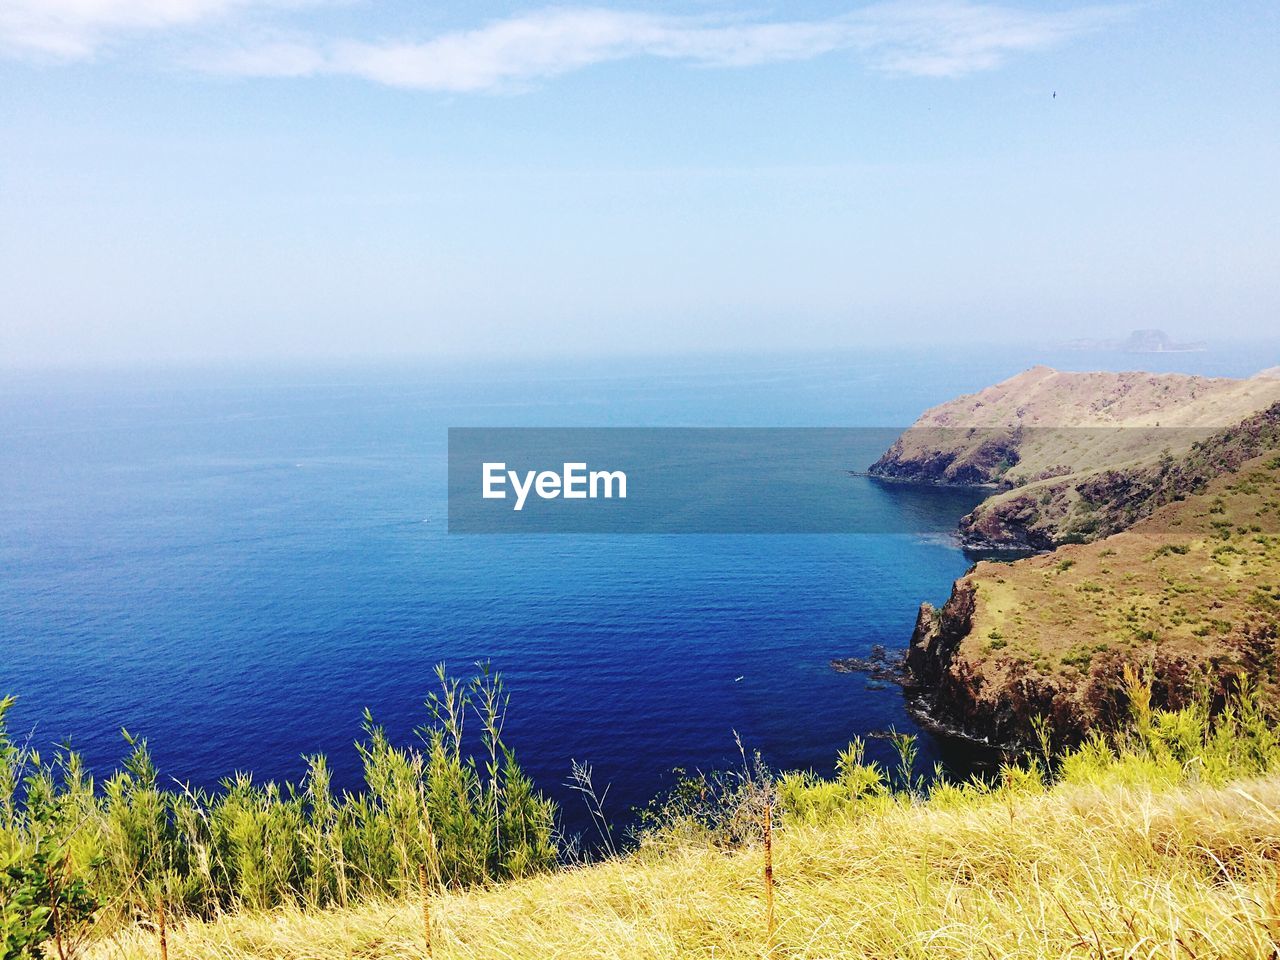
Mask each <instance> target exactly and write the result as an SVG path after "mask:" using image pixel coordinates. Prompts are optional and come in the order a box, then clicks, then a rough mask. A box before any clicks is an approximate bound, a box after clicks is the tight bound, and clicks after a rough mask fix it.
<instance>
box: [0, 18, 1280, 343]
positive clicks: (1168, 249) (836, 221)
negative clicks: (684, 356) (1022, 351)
mask: <svg viewBox="0 0 1280 960" xmlns="http://www.w3.org/2000/svg"><path fill="white" fill-rule="evenodd" d="M1278 51H1280V8H1278V7H1277V5H1275V4H1272V3H1263V2H1258V3H1231V2H1223V3H1214V4H1193V3H1173V2H1147V3H1124V4H1121V3H1100V4H1066V3H1053V4H1030V3H1020V4H986V3H977V2H960V0H936V2H924V3H920V2H906V0H901V2H900V0H888V2H884V3H877V4H872V5H858V4H851V3H832V2H822V3H819V2H793V3H788V4H785V5H775V6H769V5H746V4H741V3H729V2H716V0H707V2H701V3H693V2H685V3H670V2H664V3H649V4H643V5H640V4H622V3H615V4H611V5H598V6H596V5H592V6H586V5H573V6H565V5H561V6H541V5H529V4H516V3H490V2H475V3H469V4H441V3H437V4H431V3H394V2H393V3H374V2H367V0H4V2H3V3H2V4H0V292H2V295H0V363H9V364H19V365H42V364H55V363H77V364H78V363H84V362H90V363H92V362H122V361H123V362H128V361H138V360H144V361H151V360H168V359H186V358H203V359H209V358H250V357H334V356H360V357H363V356H384V355H453V354H461V355H470V354H513V353H515V354H521V353H549V354H558V353H574V354H577V353H602V354H611V353H618V354H626V353H638V352H643V353H654V352H672V353H680V352H693V351H707V350H725V349H730V350H751V351H769V350H779V349H802V350H811V349H819V350H820V349H828V348H833V349H834V348H839V349H845V348H856V347H858V346H861V345H871V344H885V343H893V342H920V341H930V340H941V341H955V340H963V339H978V340H983V339H993V338H1018V339H1044V340H1054V339H1063V338H1068V337H1074V336H1100V335H1109V334H1112V333H1113V332H1115V331H1120V332H1125V331H1127V330H1128V329H1130V328H1132V327H1137V326H1160V327H1164V328H1165V329H1167V330H1169V331H1170V332H1171V333H1173V334H1175V335H1178V336H1186V337H1196V338H1200V337H1208V338H1249V337H1261V336H1266V335H1273V334H1274V332H1275V330H1276V329H1277V327H1278V326H1280V325H1278V324H1277V315H1278V312H1280V311H1278V310H1277V307H1278V306H1280V178H1277V176H1276V174H1275V171H1276V170H1277V169H1280V98H1277V96H1276V90H1277V89H1280V56H1277V53H1278ZM1055 93H1056V97H1055V96H1054V94H1055Z"/></svg>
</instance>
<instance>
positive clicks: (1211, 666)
mask: <svg viewBox="0 0 1280 960" xmlns="http://www.w3.org/2000/svg"><path fill="white" fill-rule="evenodd" d="M1277 534H1280V455H1277V454H1276V453H1270V454H1267V455H1264V456H1262V457H1257V458H1254V459H1253V460H1250V461H1247V462H1246V463H1244V464H1242V465H1240V466H1239V467H1237V468H1236V469H1234V470H1231V471H1228V472H1226V473H1223V474H1221V475H1219V476H1218V477H1217V478H1215V479H1214V480H1212V481H1209V482H1208V483H1207V485H1206V487H1205V491H1204V492H1203V493H1200V494H1197V495H1194V496H1191V497H1188V498H1187V499H1185V500H1182V501H1178V502H1175V503H1171V504H1168V505H1166V506H1164V507H1161V508H1159V509H1158V510H1156V511H1155V512H1154V513H1153V514H1152V515H1151V516H1150V517H1149V518H1148V519H1146V520H1143V521H1140V522H1138V523H1136V524H1134V525H1133V526H1132V527H1130V528H1129V529H1128V530H1126V531H1125V532H1122V533H1119V534H1116V535H1114V536H1111V537H1108V538H1106V539H1103V540H1100V541H1097V542H1095V543H1090V544H1084V545H1077V546H1064V547H1061V548H1059V549H1058V550H1056V551H1054V552H1053V553H1050V554H1046V555H1041V556H1036V557H1030V558H1027V559H1023V560H1019V561H1017V562H1014V563H992V562H982V563H979V564H977V565H976V567H975V568H974V569H973V570H972V571H971V572H970V573H969V574H968V575H967V576H965V577H963V578H961V579H960V580H958V581H957V582H956V584H955V587H954V589H953V592H952V595H951V598H950V599H949V600H948V602H947V604H946V605H945V606H944V607H943V608H942V609H941V610H939V611H935V610H934V609H933V608H932V607H931V606H929V605H928V604H926V605H925V606H924V607H923V608H922V610H921V615H920V618H919V621H918V623H917V627H916V631H915V635H914V637H913V638H912V646H911V649H910V652H909V654H908V663H909V666H910V667H911V668H912V671H913V673H914V676H915V686H916V697H917V702H918V704H919V705H920V706H921V708H922V709H923V710H924V711H925V712H926V713H927V714H929V715H931V716H933V717H934V718H935V719H936V720H937V721H938V722H941V723H943V724H946V725H950V726H954V727H958V728H961V729H965V730H969V731H975V732H980V733H981V734H983V735H984V736H987V737H990V738H992V739H995V740H997V741H1009V740H1021V741H1027V740H1029V739H1030V738H1031V737H1032V735H1033V730H1032V719H1033V718H1034V717H1036V716H1045V717H1048V718H1049V719H1050V722H1051V724H1052V726H1053V730H1054V733H1055V735H1056V736H1057V737H1059V738H1061V739H1066V740H1071V741H1075V740H1078V739H1079V738H1080V736H1082V735H1083V734H1084V733H1085V732H1086V731H1088V730H1089V729H1091V728H1093V727H1095V726H1097V725H1098V724H1105V723H1106V722H1107V720H1108V718H1109V717H1114V716H1116V715H1117V713H1116V711H1115V709H1114V706H1115V703H1116V699H1117V691H1118V688H1119V686H1120V684H1121V677H1122V668H1123V666H1124V665H1125V664H1134V663H1140V664H1147V665H1149V666H1150V668H1151V670H1152V673H1153V676H1154V677H1155V678H1156V690H1155V693H1156V696H1157V699H1158V700H1159V701H1160V702H1161V703H1164V704H1171V705H1178V704H1181V703H1184V702H1186V701H1187V699H1188V698H1189V697H1191V696H1193V695H1194V694H1195V692H1196V690H1197V688H1198V687H1204V688H1207V689H1208V690H1209V691H1210V692H1211V693H1213V694H1214V695H1217V696H1221V694H1222V692H1223V688H1224V685H1226V684H1228V683H1230V682H1231V678H1232V677H1233V676H1234V675H1235V674H1236V673H1237V672H1238V671H1244V672H1245V673H1247V675H1248V676H1249V677H1250V678H1251V680H1252V682H1254V683H1255V684H1258V685H1259V686H1260V687H1261V689H1262V692H1263V694H1264V696H1266V697H1267V698H1268V699H1269V701H1270V702H1272V703H1276V702H1280V687H1278V686H1277V681H1278V679H1280V675H1278V673H1277V671H1278V669H1280V666H1278V664H1277V636H1278V635H1280V536H1277Z"/></svg>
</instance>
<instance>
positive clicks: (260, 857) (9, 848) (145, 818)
mask: <svg viewBox="0 0 1280 960" xmlns="http://www.w3.org/2000/svg"><path fill="white" fill-rule="evenodd" d="M439 678H440V685H441V689H440V691H439V693H437V694H433V695H432V696H431V698H430V699H429V700H428V701H427V707H428V709H429V714H430V722H429V723H428V724H427V725H426V726H424V727H423V728H422V729H421V730H420V731H419V734H420V736H421V739H422V745H421V747H398V746H394V745H393V744H391V743H390V742H389V741H388V739H387V736H386V734H385V732H384V731H383V730H382V729H381V728H380V727H378V726H376V725H375V724H374V722H373V720H372V718H371V717H369V716H368V715H367V714H366V718H365V727H364V738H363V739H362V740H361V741H360V742H359V743H358V744H357V749H358V750H359V752H360V758H361V760H362V762H363V768H364V781H365V789H364V790H363V791H361V792H358V793H343V794H342V795H340V796H336V795H335V794H334V792H333V790H332V788H331V778H330V772H329V768H328V766H327V764H326V761H325V758H324V757H323V756H314V757H309V758H308V759H307V767H308V771H307V776H306V779H305V780H304V781H303V782H302V783H301V784H297V785H295V784H284V785H278V784H275V783H265V784H259V783H255V782H254V780H253V778H252V776H250V775H249V774H237V775H236V776H235V777H233V778H231V779H229V780H227V781H225V782H224V784H223V788H222V789H221V790H219V791H215V792H205V791H200V790H191V789H187V788H186V787H183V786H180V785H179V786H174V787H170V786H166V785H164V784H163V783H162V782H161V779H160V775H159V772H158V771H157V770H156V767H155V765H154V763H153V762H152V759H151V755H150V753H149V752H148V750H147V745H146V742H145V741H143V740H136V739H133V738H131V737H128V735H127V734H126V737H127V738H128V740H129V743H130V745H131V747H132V753H131V755H130V756H129V757H128V759H127V760H126V761H125V763H124V765H123V768H122V769H121V770H120V771H119V772H118V773H116V774H114V775H113V776H111V777H110V778H109V779H108V780H107V781H106V782H105V783H103V784H101V785H98V784H95V782H94V780H93V778H92V777H91V776H89V774H88V773H87V772H86V771H85V769H84V767H83V764H82V762H81V760H80V758H79V757H78V756H77V755H76V754H75V753H74V752H71V751H69V750H60V751H58V753H57V754H56V756H54V757H53V758H52V759H50V760H45V759H43V758H42V757H41V756H40V755H39V754H38V753H36V752H34V751H32V750H29V749H26V748H24V747H20V746H18V745H17V744H15V743H14V742H13V741H12V739H11V738H10V736H9V735H8V732H7V730H6V727H5V715H6V713H7V712H8V711H9V709H10V708H11V707H12V706H13V702H14V701H13V699H12V698H8V699H5V700H3V701H0V905H2V906H0V923H2V924H3V926H0V932H2V933H3V937H4V945H5V946H4V953H3V957H4V960H11V958H15V957H24V956H35V955H37V950H38V949H39V947H40V945H41V944H52V945H53V947H54V950H55V952H56V953H57V954H58V955H59V956H60V958H62V960H65V958H67V957H68V956H70V955H71V954H72V953H74V952H75V950H76V947H77V946H78V945H79V944H80V943H81V942H83V940H84V937H85V935H86V933H88V932H89V929H90V927H91V926H92V927H94V928H96V929H97V930H105V929H112V928H115V927H118V926H120V925H122V924H127V923H132V922H144V923H147V924H151V925H157V924H163V918H164V917H165V916H166V915H167V916H169V917H213V916H216V915H219V914H222V913H225V912H229V911H240V910H267V909H272V908H278V907H281V906H286V905H292V906H302V905H305V906H307V907H308V908H311V909H316V908H322V907H326V906H346V905H350V904H353V903H356V902H358V901H362V900H368V899H370V898H375V897H388V896H392V897H394V896H405V895H407V894H409V893H411V892H421V889H422V887H423V886H428V887H430V888H440V887H444V886H448V887H454V888H460V887H465V886H468V885H471V884H476V883H483V882H487V881H492V880H504V879H510V878H514V877H521V876H525V875H527V874H530V873H533V872H534V871H537V870H541V869H545V868H547V867H549V866H550V865H552V864H553V863H554V862H555V861H556V846H555V842H554V834H553V831H554V825H555V809H554V805H553V804H552V803H551V802H550V801H549V800H547V799H546V798H544V797H543V796H542V795H541V794H539V793H538V792H537V791H536V790H535V789H534V787H533V784H532V783H531V782H530V780H529V778H528V777H527V776H526V775H525V774H524V773H523V772H522V771H521V769H520V765H519V763H518V762H517V761H516V758H515V755H514V753H512V751H511V750H510V748H509V747H508V746H507V745H506V744H505V743H504V742H503V740H502V727H503V719H504V717H505V714H506V709H507V694H506V692H505V690H504V688H503V684H502V678H501V676H500V675H498V674H494V673H491V672H490V671H489V670H488V668H487V667H484V668H482V670H481V672H480V674H479V676H477V677H476V678H475V679H474V680H472V681H471V682H470V683H468V684H463V683H461V682H459V681H457V680H453V679H450V678H448V677H447V676H446V675H445V673H444V670H443V668H440V670H439ZM469 719H470V720H474V721H475V722H477V723H478V725H479V730H478V733H477V734H475V735H473V734H471V733H470V732H468V731H466V730H465V727H466V725H467V722H468V720H469ZM464 733H465V734H466V737H467V739H464ZM471 742H474V744H475V745H476V747H477V749H476V751H475V753H470V752H468V751H467V750H466V749H465V747H464V743H471Z"/></svg>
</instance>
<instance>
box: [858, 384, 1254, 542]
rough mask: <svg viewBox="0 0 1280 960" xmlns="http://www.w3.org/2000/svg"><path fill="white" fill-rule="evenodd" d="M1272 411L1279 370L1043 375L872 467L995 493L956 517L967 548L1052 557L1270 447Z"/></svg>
mask: <svg viewBox="0 0 1280 960" xmlns="http://www.w3.org/2000/svg"><path fill="white" fill-rule="evenodd" d="M1277 404H1280V378H1278V377H1277V376H1276V375H1275V371H1274V370H1269V371H1264V372H1263V373H1260V374H1258V375H1256V376H1254V377H1251V378H1248V379H1244V380H1235V379H1229V378H1208V377H1193V376H1187V375H1183V374H1159V375H1157V374H1145V373H1063V372H1059V371H1056V370H1052V369H1050V368H1048V367H1035V368H1033V369H1031V370H1028V371H1026V372H1024V373H1021V374H1018V375H1017V376H1015V377H1012V378H1010V379H1009V380H1006V381H1004V382H1002V383H999V384H996V385H995V386H992V387H988V388H987V389H985V390H982V391H980V392H978V393H976V394H971V395H968V396H964V397H960V398H957V399H956V400H953V401H950V402H948V403H945V404H942V405H940V406H938V407H934V408H933V409H931V410H928V411H926V412H925V413H924V414H923V415H922V416H921V417H920V418H919V419H918V420H917V421H916V423H915V424H913V425H912V426H911V428H910V429H908V430H907V431H906V432H904V433H903V435H902V436H901V437H900V438H899V439H898V440H897V441H896V442H895V443H894V444H893V446H892V447H891V448H890V449H889V450H888V451H886V453H885V454H884V455H883V456H882V457H881V458H880V459H879V460H878V461H877V462H876V463H875V464H874V465H872V467H871V469H870V473H871V474H872V475H873V476H878V477H881V478H884V479H886V480H906V481H912V482H930V483H942V484H982V485H989V486H991V487H992V488H993V490H995V491H996V492H995V493H993V495H992V497H990V498H989V499H988V500H986V501H985V502H983V503H982V504H981V505H980V506H979V507H978V508H977V509H976V510H975V511H973V513H971V514H970V515H969V516H967V517H965V518H964V519H963V520H962V521H961V524H960V531H961V534H962V536H963V538H964V540H965V542H966V543H967V544H968V545H969V546H973V547H981V548H1002V547H1015V548H1031V549H1051V548H1053V547H1055V546H1057V545H1059V544H1062V543H1070V542H1082V541H1089V540H1094V539H1098V538H1099V537H1103V536H1107V535H1109V534H1112V533H1115V532H1117V531H1119V530H1122V529H1124V528H1125V527H1126V526H1128V525H1129V524H1131V523H1133V522H1134V521H1136V520H1138V519H1141V518H1142V517H1144V516H1147V515H1149V514H1150V513H1151V512H1153V511H1154V510H1155V509H1156V508H1157V507H1159V506H1160V505H1161V504H1163V503H1167V502H1170V501H1172V500H1175V499H1177V498H1178V497H1181V496H1185V495H1187V494H1189V493H1195V492H1197V491H1198V490H1200V489H1202V488H1203V486H1204V483H1205V482H1207V481H1208V480H1209V479H1211V478H1212V476H1214V475H1216V474H1217V473H1218V472H1220V470H1221V469H1223V468H1229V467H1232V466H1236V465H1238V464H1239V463H1240V462H1243V460H1246V459H1249V458H1250V457H1252V456H1256V455H1258V454H1259V453H1260V452H1262V451H1264V450H1266V449H1269V448H1270V447H1271V446H1272V445H1273V442H1274V438H1275V436H1276V435H1277V433H1278V432H1280V408H1277V407H1276V405H1277ZM1260 417H1261V419H1258V418H1260ZM1241 427H1243V430H1241V429H1237V428H1241Z"/></svg>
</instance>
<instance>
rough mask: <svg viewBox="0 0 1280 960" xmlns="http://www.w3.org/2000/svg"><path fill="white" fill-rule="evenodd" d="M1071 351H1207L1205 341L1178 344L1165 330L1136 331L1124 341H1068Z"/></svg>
mask: <svg viewBox="0 0 1280 960" xmlns="http://www.w3.org/2000/svg"><path fill="white" fill-rule="evenodd" d="M1063 346H1064V347H1066V348H1067V349H1069V350H1107V351H1113V352H1117V353H1199V352H1200V351H1203V350H1207V349H1208V344H1206V343H1205V342H1204V341H1203V340H1196V341H1194V342H1190V343H1178V342H1177V341H1175V340H1174V339H1173V338H1172V337H1170V336H1169V335H1168V334H1167V333H1165V332H1164V331H1163V330H1156V329H1150V330H1135V331H1133V333H1131V334H1129V336H1127V337H1125V338H1124V339H1123V340H1092V339H1088V338H1085V339H1079V340H1068V341H1067V342H1066V343H1064V344H1063Z"/></svg>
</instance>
